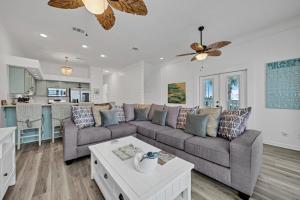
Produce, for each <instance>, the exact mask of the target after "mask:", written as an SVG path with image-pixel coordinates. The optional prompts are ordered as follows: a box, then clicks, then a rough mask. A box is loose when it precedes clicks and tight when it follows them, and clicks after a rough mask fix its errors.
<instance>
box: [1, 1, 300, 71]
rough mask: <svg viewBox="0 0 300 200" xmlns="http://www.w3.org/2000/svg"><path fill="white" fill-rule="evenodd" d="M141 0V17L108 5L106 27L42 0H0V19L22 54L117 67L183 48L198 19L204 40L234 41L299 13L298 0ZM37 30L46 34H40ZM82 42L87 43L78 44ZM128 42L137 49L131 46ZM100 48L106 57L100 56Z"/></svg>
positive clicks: (152, 60)
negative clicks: (110, 14)
mask: <svg viewBox="0 0 300 200" xmlns="http://www.w3.org/2000/svg"><path fill="white" fill-rule="evenodd" d="M145 2H146V4H147V6H148V11H149V14H148V15H147V16H145V17H142V16H133V15H130V14H126V13H121V12H119V11H116V10H114V11H115V15H116V24H115V26H114V27H113V29H112V30H110V31H104V30H103V29H102V27H100V26H99V25H98V22H97V21H96V19H95V18H94V16H92V15H91V14H89V13H88V12H87V11H86V10H85V9H84V8H80V9H76V10H60V9H55V8H52V7H49V6H48V5H47V0H1V2H0V23H2V24H3V25H4V27H5V28H6V29H7V31H8V32H9V33H10V34H11V35H12V37H13V39H14V40H16V41H17V43H18V44H19V45H20V47H21V48H22V50H23V51H24V53H25V56H26V57H29V58H33V59H38V60H42V61H46V62H55V63H57V62H63V59H64V56H65V55H69V56H70V57H71V58H73V59H74V58H76V57H80V58H81V59H82V60H81V61H79V60H74V64H75V62H76V64H77V65H81V66H88V65H93V66H100V67H104V68H121V67H123V66H127V65H129V64H132V63H135V62H138V61H141V60H145V61H146V62H149V63H152V64H156V63H159V62H161V60H160V59H159V58H160V57H164V58H166V60H170V59H174V58H175V55H176V54H179V53H185V52H189V51H190V49H189V45H190V44H191V43H192V42H195V41H198V40H199V33H198V31H197V28H198V26H199V25H204V26H205V28H206V30H205V32H204V42H205V43H211V42H215V41H219V40H231V41H234V40H235V39H237V38H240V37H243V36H246V35H248V34H251V33H253V32H256V31H259V30H260V29H262V28H265V27H270V26H273V25H276V24H278V23H282V22H285V21H286V20H289V19H292V18H294V17H295V16H297V15H299V14H300V13H299V11H300V1H299V0H248V1H241V0H226V1H220V0H210V1H206V0H185V1H183V0H145ZM74 26H76V27H79V28H82V29H85V30H87V32H88V33H89V37H88V39H86V38H85V37H83V35H81V34H79V33H76V32H74V31H72V27H74ZM40 33H45V34H47V35H48V38H47V39H45V38H41V37H40V36H39V34H40ZM82 44H87V45H88V46H89V48H88V49H83V48H82V47H81V45H82ZM232 45H234V43H233V44H232ZM132 47H138V48H139V49H140V50H139V51H137V52H135V51H132V50H131V48H132ZM226 48H230V46H229V47H226ZM102 53H103V54H106V55H107V56H108V57H107V58H105V59H103V58H101V57H100V54H102Z"/></svg>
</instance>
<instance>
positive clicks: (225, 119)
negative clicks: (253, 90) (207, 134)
mask: <svg viewBox="0 0 300 200" xmlns="http://www.w3.org/2000/svg"><path fill="white" fill-rule="evenodd" d="M249 109H250V110H251V108H246V109H238V110H232V111H231V110H229V111H228V110H226V111H224V112H223V113H222V114H221V119H220V126H219V132H218V135H220V136H221V137H223V138H225V139H227V140H233V139H235V138H237V137H238V136H240V135H241V134H243V132H244V131H243V126H245V123H246V121H247V119H248V118H249V114H250V113H249Z"/></svg>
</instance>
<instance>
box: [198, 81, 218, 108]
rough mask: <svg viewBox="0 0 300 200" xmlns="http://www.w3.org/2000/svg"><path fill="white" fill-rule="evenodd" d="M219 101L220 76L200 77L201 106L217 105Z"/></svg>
mask: <svg viewBox="0 0 300 200" xmlns="http://www.w3.org/2000/svg"><path fill="white" fill-rule="evenodd" d="M218 102H219V76H218V75H213V76H204V77H200V106H201V107H215V106H217V105H218Z"/></svg>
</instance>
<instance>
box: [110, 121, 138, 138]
mask: <svg viewBox="0 0 300 200" xmlns="http://www.w3.org/2000/svg"><path fill="white" fill-rule="evenodd" d="M106 128H107V129H109V130H110V131H111V138H112V139H114V138H120V137H125V136H129V135H133V134H135V133H136V130H137V127H136V126H134V125H131V124H128V123H120V124H118V125H112V126H108V127H106Z"/></svg>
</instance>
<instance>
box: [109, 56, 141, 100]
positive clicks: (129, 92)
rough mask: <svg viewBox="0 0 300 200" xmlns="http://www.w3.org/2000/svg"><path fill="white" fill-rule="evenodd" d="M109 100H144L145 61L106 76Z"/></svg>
mask: <svg viewBox="0 0 300 200" xmlns="http://www.w3.org/2000/svg"><path fill="white" fill-rule="evenodd" d="M105 83H106V84H108V89H107V96H108V101H114V102H116V103H117V104H119V105H121V104H122V103H143V102H144V62H140V63H136V64H133V65H130V66H127V67H125V68H123V69H122V70H120V71H117V72H113V73H112V74H111V75H108V76H107V77H106V78H105Z"/></svg>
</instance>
